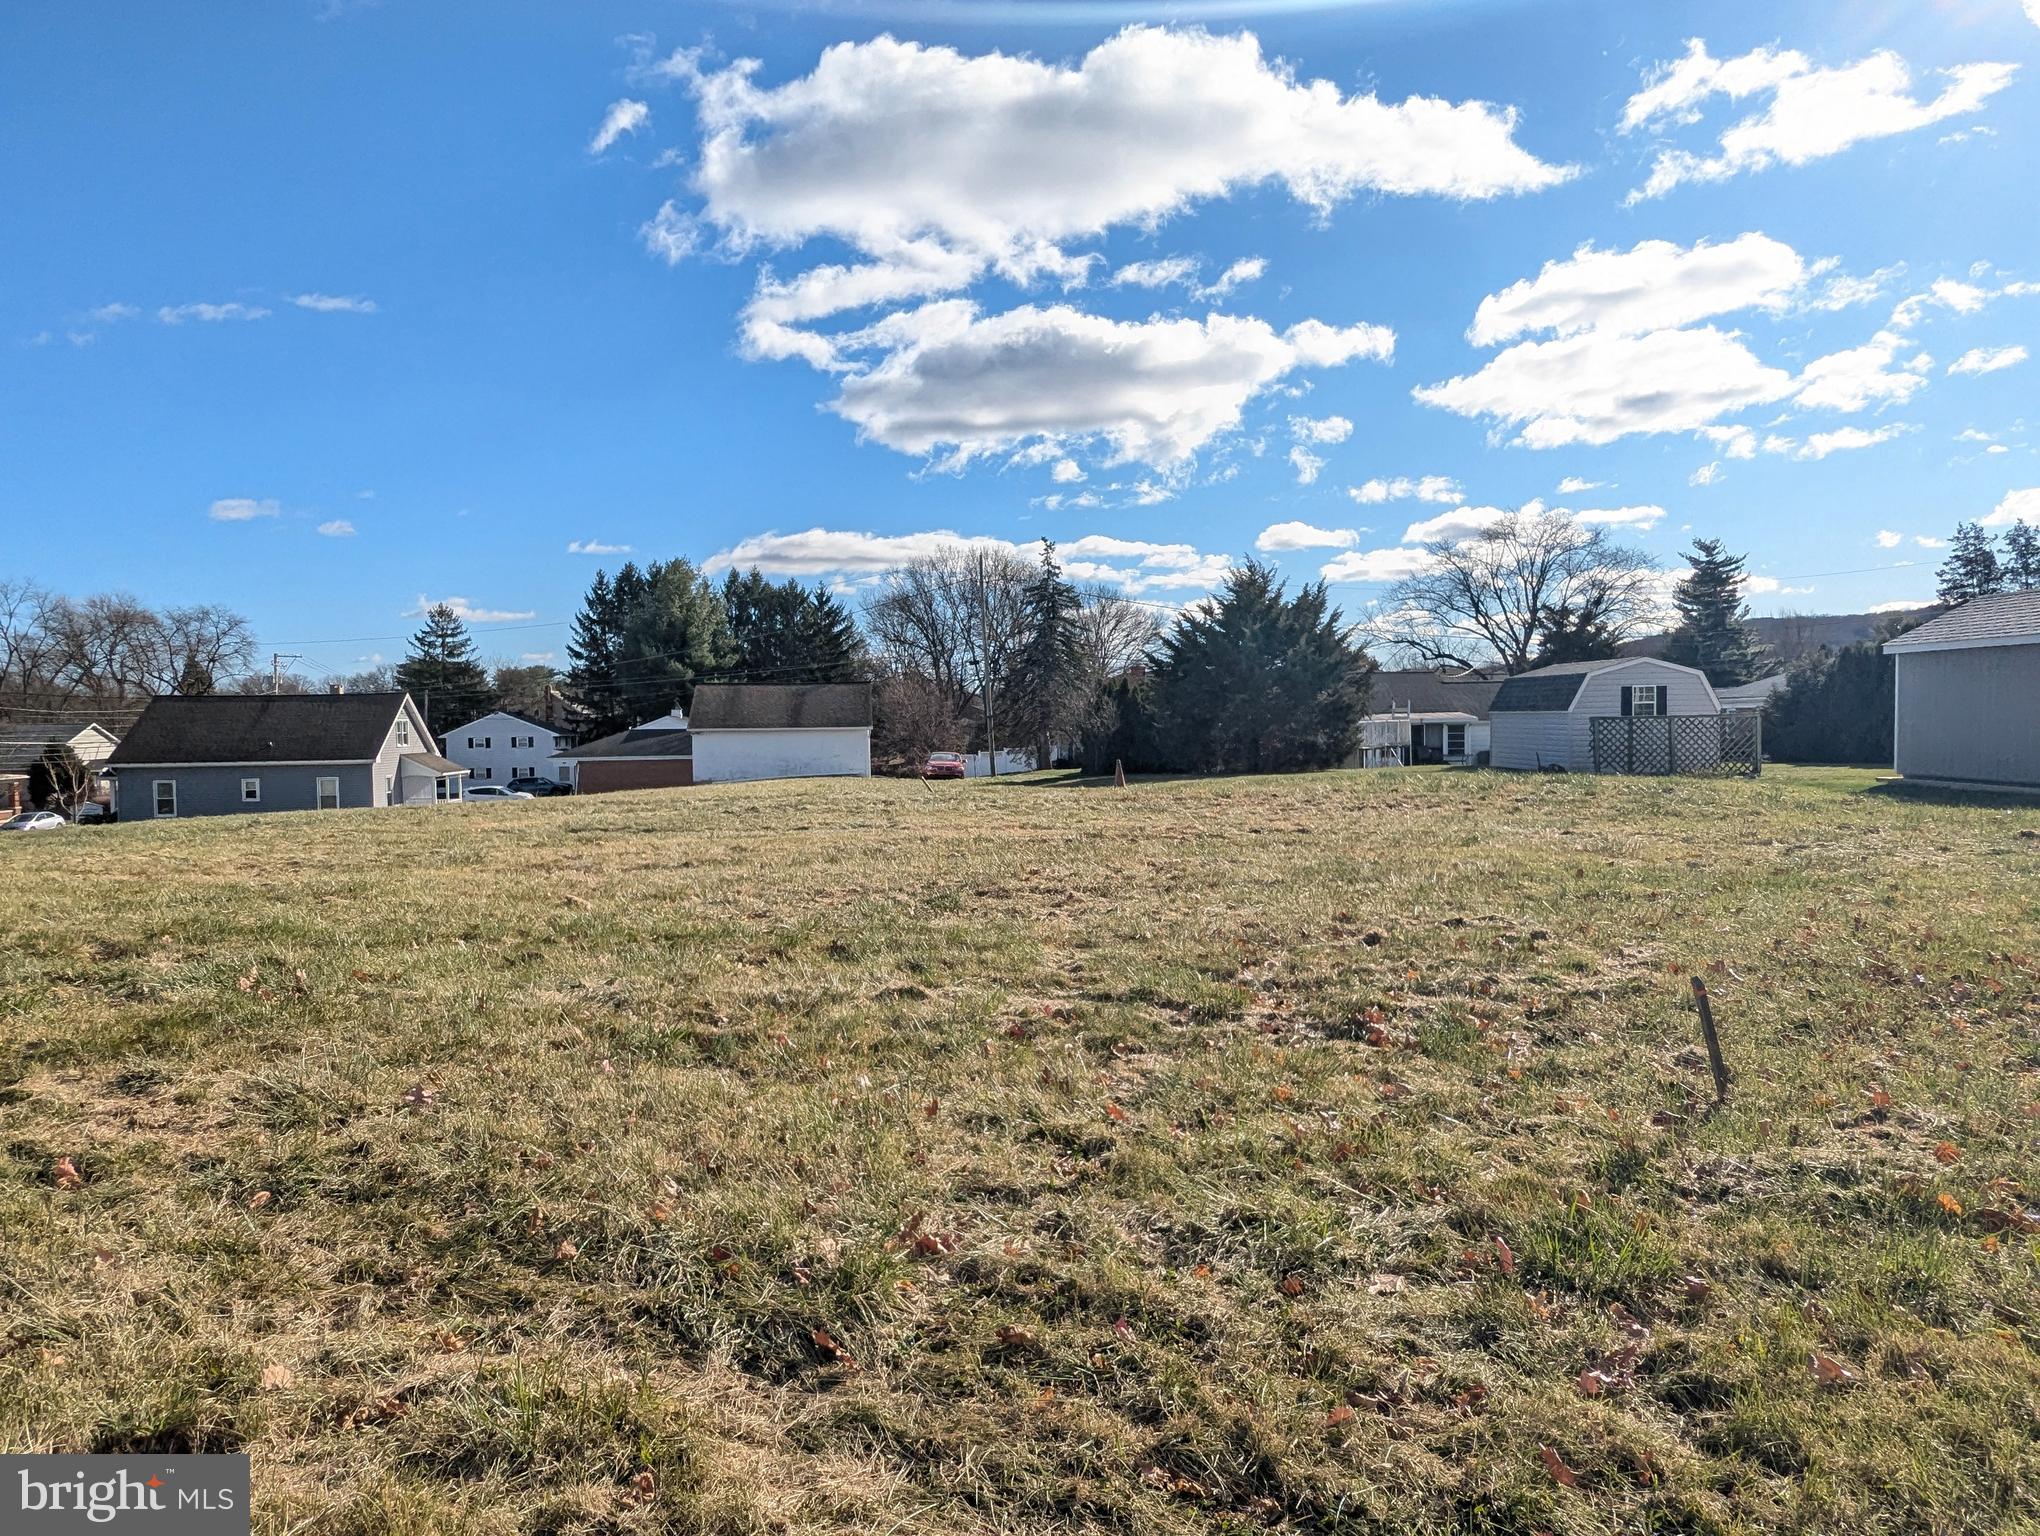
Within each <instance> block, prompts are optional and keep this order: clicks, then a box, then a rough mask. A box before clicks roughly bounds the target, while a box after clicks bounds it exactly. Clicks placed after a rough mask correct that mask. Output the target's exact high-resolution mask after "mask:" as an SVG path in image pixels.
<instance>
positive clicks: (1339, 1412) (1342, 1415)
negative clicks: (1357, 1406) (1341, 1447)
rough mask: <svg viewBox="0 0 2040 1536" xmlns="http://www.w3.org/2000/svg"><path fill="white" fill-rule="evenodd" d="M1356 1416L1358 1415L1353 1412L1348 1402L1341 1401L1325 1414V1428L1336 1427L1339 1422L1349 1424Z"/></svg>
mask: <svg viewBox="0 0 2040 1536" xmlns="http://www.w3.org/2000/svg"><path fill="white" fill-rule="evenodd" d="M1358 1417H1359V1415H1358V1414H1356V1413H1354V1412H1353V1408H1352V1405H1351V1404H1350V1403H1341V1404H1339V1406H1338V1407H1336V1408H1334V1409H1333V1410H1332V1411H1331V1412H1330V1413H1328V1414H1326V1415H1325V1428H1326V1429H1337V1428H1338V1427H1339V1426H1340V1425H1341V1424H1350V1423H1352V1422H1353V1420H1354V1419H1356V1418H1358Z"/></svg>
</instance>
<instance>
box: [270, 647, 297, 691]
mask: <svg viewBox="0 0 2040 1536" xmlns="http://www.w3.org/2000/svg"><path fill="white" fill-rule="evenodd" d="M303 660H304V657H302V656H295V655H291V654H289V653H288V652H281V653H279V652H276V651H271V652H270V653H269V691H270V692H271V693H281V692H283V664H284V663H285V662H286V661H303Z"/></svg>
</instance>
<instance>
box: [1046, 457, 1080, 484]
mask: <svg viewBox="0 0 2040 1536" xmlns="http://www.w3.org/2000/svg"><path fill="white" fill-rule="evenodd" d="M1048 478H1049V479H1051V480H1053V481H1054V482H1055V483H1056V484H1057V485H1074V484H1075V483H1076V482H1077V481H1079V480H1081V479H1083V478H1084V468H1083V466H1082V465H1081V464H1079V463H1078V462H1077V461H1076V460H1075V459H1057V460H1056V461H1055V468H1054V469H1052V470H1050V471H1049V472H1048Z"/></svg>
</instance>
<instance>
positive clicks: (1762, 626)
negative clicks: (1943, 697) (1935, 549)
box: [1622, 603, 1930, 667]
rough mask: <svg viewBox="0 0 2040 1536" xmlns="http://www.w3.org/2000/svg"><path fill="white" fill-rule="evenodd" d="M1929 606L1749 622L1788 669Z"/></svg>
mask: <svg viewBox="0 0 2040 1536" xmlns="http://www.w3.org/2000/svg"><path fill="white" fill-rule="evenodd" d="M1929 606H1930V605H1928V604H1924V603H1923V604H1921V605H1920V606H1919V607H1918V608H1912V609H1907V610H1905V611H1904V612H1895V611H1887V612H1883V613H1780V614H1772V615H1767V616H1765V617H1763V618H1755V619H1751V620H1750V628H1751V629H1753V630H1755V631H1756V632H1757V635H1758V638H1760V639H1761V640H1762V641H1763V642H1764V644H1766V645H1768V646H1769V647H1770V648H1771V650H1772V651H1773V652H1774V653H1775V654H1776V656H1777V659H1778V662H1779V664H1780V665H1781V666H1786V667H1789V666H1791V665H1792V663H1793V662H1795V661H1797V660H1798V659H1799V658H1800V657H1802V656H1804V655H1806V654H1807V653H1808V652H1810V651H1817V650H1819V649H1820V648H1821V647H1822V646H1826V647H1828V649H1830V650H1835V651H1839V650H1840V649H1842V647H1843V646H1846V645H1855V644H1857V643H1858V642H1860V641H1864V640H1875V639H1876V638H1877V634H1878V631H1879V630H1881V629H1882V628H1883V627H1884V626H1885V625H1887V624H1889V623H1890V622H1891V621H1892V620H1893V619H1910V618H1917V617H1918V616H1919V615H1920V614H1923V613H1925V612H1927V611H1928V608H1929ZM1664 648H1665V636H1663V635H1645V636H1643V637H1642V638H1641V639H1637V640H1631V641H1630V642H1628V644H1626V645H1624V646H1623V647H1622V654H1623V655H1625V656H1656V655H1658V654H1659V653H1660V652H1662V651H1663V650H1664Z"/></svg>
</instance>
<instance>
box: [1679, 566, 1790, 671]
mask: <svg viewBox="0 0 2040 1536" xmlns="http://www.w3.org/2000/svg"><path fill="white" fill-rule="evenodd" d="M1686 558H1687V559H1688V560H1689V561H1691V562H1692V565H1693V570H1692V574H1691V575H1689V576H1687V577H1686V578H1685V579H1684V580H1683V581H1681V582H1680V583H1679V584H1678V586H1676V587H1675V588H1673V590H1672V604H1673V606H1674V607H1676V608H1677V609H1678V610H1679V624H1678V627H1677V628H1676V629H1674V630H1673V631H1672V632H1671V634H1670V635H1669V636H1667V637H1666V640H1665V649H1664V659H1665V660H1666V661H1669V662H1674V663H1676V664H1677V665H1679V666H1682V667H1698V668H1699V669H1700V670H1701V671H1703V672H1705V673H1706V674H1707V679H1708V681H1709V682H1711V683H1713V684H1714V685H1715V686H1716V687H1718V688H1732V687H1734V686H1735V685H1736V684H1737V683H1747V682H1751V681H1754V680H1755V679H1756V678H1757V677H1758V676H1760V675H1761V674H1762V670H1763V667H1764V664H1765V662H1766V661H1767V660H1768V659H1769V652H1768V650H1767V649H1766V647H1765V646H1764V644H1763V642H1762V641H1760V640H1759V639H1758V638H1757V636H1756V632H1755V631H1754V630H1752V629H1751V628H1750V626H1749V611H1748V609H1747V608H1746V607H1745V606H1744V605H1743V597H1742V586H1743V557H1742V556H1741V555H1731V554H1730V553H1728V550H1727V548H1726V546H1724V545H1723V544H1722V542H1721V541H1720V540H1719V539H1695V540H1694V541H1693V547H1692V548H1691V549H1690V550H1688V551H1687V552H1686Z"/></svg>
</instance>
